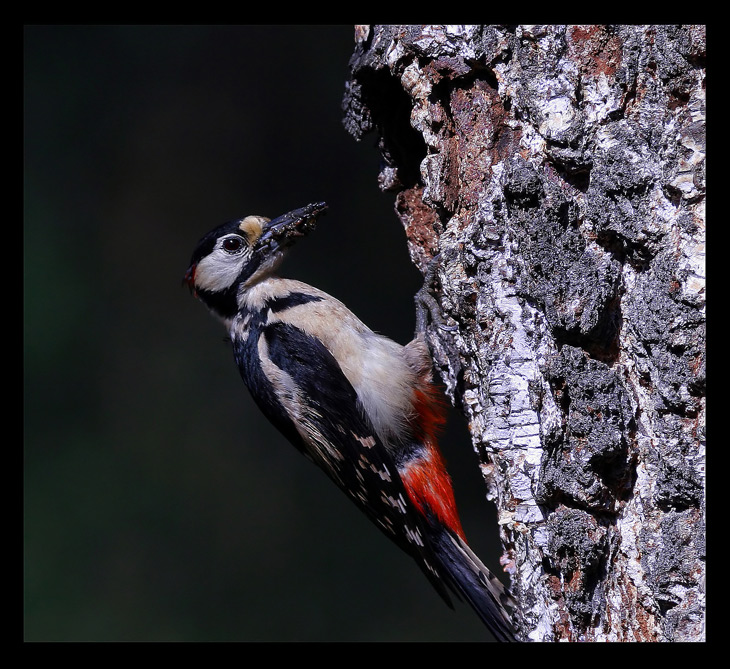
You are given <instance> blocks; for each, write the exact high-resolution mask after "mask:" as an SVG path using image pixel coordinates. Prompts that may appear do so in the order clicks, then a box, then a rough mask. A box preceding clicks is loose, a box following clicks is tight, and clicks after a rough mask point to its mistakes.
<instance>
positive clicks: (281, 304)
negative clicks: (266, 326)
mask: <svg viewBox="0 0 730 669" xmlns="http://www.w3.org/2000/svg"><path fill="white" fill-rule="evenodd" d="M321 299H322V298H321V297H319V296H317V295H310V294H309V293H289V294H288V295H285V296H284V297H274V298H272V299H270V300H268V301H267V303H266V306H267V307H268V308H269V309H271V311H272V313H275V314H277V313H279V312H280V311H286V310H287V309H291V308H292V307H298V306H299V305H301V304H308V303H309V302H319V301H320V300H321Z"/></svg>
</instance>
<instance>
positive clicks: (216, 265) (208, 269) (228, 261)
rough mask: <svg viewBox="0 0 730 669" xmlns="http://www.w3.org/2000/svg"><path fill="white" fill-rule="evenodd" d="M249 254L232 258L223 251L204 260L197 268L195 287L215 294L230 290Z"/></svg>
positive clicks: (215, 252) (217, 250)
mask: <svg viewBox="0 0 730 669" xmlns="http://www.w3.org/2000/svg"><path fill="white" fill-rule="evenodd" d="M247 257H248V256H247V254H245V253H240V254H238V255H235V256H232V255H230V254H228V253H226V252H225V251H223V250H221V249H216V250H214V251H213V252H212V253H211V254H210V255H207V256H205V258H202V259H201V260H200V262H199V263H198V265H197V267H196V268H195V287H196V288H197V289H198V290H208V291H211V292H213V293H215V292H219V291H222V290H225V289H226V288H230V287H231V286H232V285H233V284H234V282H235V281H236V279H237V278H238V275H239V274H240V273H241V268H242V267H243V264H244V263H245V261H246V258H247Z"/></svg>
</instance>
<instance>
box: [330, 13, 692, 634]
mask: <svg viewBox="0 0 730 669" xmlns="http://www.w3.org/2000/svg"><path fill="white" fill-rule="evenodd" d="M355 43H356V46H355V51H354V54H353V57H352V60H351V63H350V67H351V79H350V81H349V82H348V85H347V91H346V95H345V100H344V109H345V126H346V128H347V129H348V131H349V132H350V133H351V134H352V135H354V136H355V137H356V138H357V139H360V138H361V137H362V136H364V135H365V134H366V133H369V132H371V131H374V132H375V133H376V135H377V141H378V147H379V149H380V151H381V154H382V167H381V170H380V174H379V183H380V187H381V188H382V189H383V190H387V191H392V192H394V193H395V194H396V211H397V214H398V216H399V217H400V220H401V221H402V223H403V225H404V226H405V229H406V232H407V235H408V243H409V250H410V254H411V257H412V259H413V261H414V263H416V265H417V266H418V267H419V268H421V269H422V270H423V271H424V272H425V270H426V269H427V267H428V266H429V263H430V262H431V259H432V258H436V260H435V263H436V277H437V278H436V280H434V282H433V285H432V286H431V290H432V294H433V295H434V297H435V298H436V301H437V304H438V311H439V312H440V313H439V314H437V317H435V318H434V319H433V321H432V322H431V323H430V325H429V327H428V330H427V336H428V340H429V344H430V346H431V349H432V353H433V357H434V364H435V369H436V370H437V371H438V372H439V374H440V376H441V378H442V380H443V382H444V384H445V386H446V391H447V393H448V395H449V397H450V398H451V400H452V402H453V403H454V404H455V405H456V406H457V407H459V408H460V409H461V410H462V411H463V412H464V413H465V415H466V416H467V417H468V419H469V428H470V432H471V435H472V439H473V445H474V448H475V449H476V451H477V453H478V455H479V457H480V461H481V463H482V472H483V475H484V478H485V481H486V483H487V489H488V496H489V497H490V498H492V499H494V501H495V502H496V504H497V506H498V509H499V518H500V520H499V525H500V532H501V538H502V542H503V546H504V554H503V564H504V565H505V571H506V572H508V574H509V576H510V578H511V590H512V592H513V594H514V595H515V597H516V599H517V601H518V602H519V611H518V612H517V614H516V618H517V620H516V622H517V625H518V628H519V629H520V631H521V634H522V637H523V638H524V639H525V640H534V641H557V640H569V641H689V640H692V641H699V640H703V639H704V634H705V631H704V630H705V615H704V609H705V606H704V604H705V588H704V575H705V550H704V526H705V521H704V519H705V492H704V442H705V439H704V431H705V427H704V426H705V287H704V274H705V272H704V233H705V217H704V202H705V185H704V166H705V66H704V63H705V29H704V26H357V27H356V29H355Z"/></svg>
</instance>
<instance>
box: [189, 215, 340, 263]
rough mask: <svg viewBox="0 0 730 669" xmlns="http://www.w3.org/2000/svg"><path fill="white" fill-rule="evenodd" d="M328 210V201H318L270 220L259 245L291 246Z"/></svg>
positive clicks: (273, 246)
mask: <svg viewBox="0 0 730 669" xmlns="http://www.w3.org/2000/svg"><path fill="white" fill-rule="evenodd" d="M326 210H327V204H326V203H324V202H317V203H315V204H308V205H307V206H306V207H301V208H300V209H295V210H294V211H290V212H289V213H288V214H284V215H283V216H279V217H278V218H275V219H273V220H272V221H269V222H268V223H267V224H266V226H265V227H264V230H263V232H262V233H261V237H259V240H258V245H259V246H260V247H269V248H270V249H271V250H272V251H276V250H279V249H282V250H283V249H285V248H287V247H288V246H291V245H292V244H293V243H294V242H295V241H296V239H297V238H298V237H304V235H306V234H307V233H309V232H311V231H312V230H314V228H315V226H316V224H317V218H319V217H320V216H321V215H322V214H323V213H324V212H325V211H326ZM193 269H194V268H193ZM188 271H190V270H188Z"/></svg>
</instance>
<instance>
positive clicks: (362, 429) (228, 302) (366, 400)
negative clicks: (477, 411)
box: [185, 203, 515, 641]
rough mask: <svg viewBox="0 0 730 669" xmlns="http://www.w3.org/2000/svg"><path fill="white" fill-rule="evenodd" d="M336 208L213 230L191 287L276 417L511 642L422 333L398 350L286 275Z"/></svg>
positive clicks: (438, 581)
mask: <svg viewBox="0 0 730 669" xmlns="http://www.w3.org/2000/svg"><path fill="white" fill-rule="evenodd" d="M326 209H327V205H326V204H325V203H315V204H310V205H308V206H306V207H302V208H301V209H297V210H294V211H292V212H289V213H287V214H284V215H283V216H280V217H278V218H276V219H274V220H270V219H268V218H265V217H263V216H247V217H245V218H242V219H238V220H234V221H229V222H228V223H225V224H223V225H221V226H220V227H217V228H215V229H214V230H212V231H211V232H209V233H208V234H206V235H205V236H204V237H203V238H202V239H201V240H200V241H199V242H198V244H197V246H196V247H195V251H194V252H193V255H192V259H191V261H190V266H189V268H188V270H187V272H186V274H185V282H186V283H187V285H188V286H189V287H190V290H191V292H192V293H193V294H194V295H195V296H196V297H197V298H198V299H199V300H200V301H201V302H203V304H205V305H206V306H207V307H208V309H209V310H210V311H211V312H212V313H213V315H215V316H216V317H218V318H219V319H220V320H222V321H223V323H224V325H225V326H226V328H227V329H228V331H229V333H230V338H231V342H232V344H233V355H234V358H235V362H236V365H237V366H238V369H239V371H240V373H241V376H242V378H243V381H244V383H245V384H246V386H248V389H249V391H250V393H251V395H252V397H253V399H254V400H255V402H256V404H257V405H258V406H259V408H260V409H261V411H262V412H263V413H264V414H265V415H266V417H267V418H268V419H269V420H270V421H271V422H272V423H273V424H274V425H275V426H276V427H277V428H278V429H279V430H280V431H281V433H282V434H283V435H284V436H285V437H286V438H287V439H288V440H289V441H290V442H291V443H292V444H293V445H294V446H295V447H296V448H297V449H298V450H299V451H301V452H302V453H303V454H304V455H305V456H306V457H307V458H309V459H310V460H312V461H313V462H314V463H315V464H317V465H318V466H319V467H321V468H322V469H323V470H324V471H325V473H326V474H327V475H328V476H329V477H330V478H331V479H332V480H333V481H334V482H335V483H336V484H337V485H338V486H339V487H340V488H341V489H342V490H343V491H344V492H345V493H346V494H347V496H348V497H349V498H350V499H351V500H352V501H353V502H354V503H355V504H356V505H357V506H358V507H359V508H360V509H361V510H362V511H363V512H364V513H365V514H366V515H367V516H368V517H369V518H370V520H371V521H373V522H374V523H375V524H376V525H377V526H378V527H379V528H380V529H381V530H382V531H383V532H384V533H385V534H386V535H387V536H388V537H390V538H391V539H392V540H393V541H394V542H395V543H396V544H397V545H398V546H399V547H400V548H402V549H403V550H404V551H405V552H406V553H408V554H409V555H410V556H412V557H413V558H414V559H415V560H416V562H417V563H418V565H419V567H420V568H421V569H422V571H423V572H424V573H425V575H426V577H427V578H428V579H429V581H430V582H431V583H432V585H433V586H434V587H435V589H436V590H437V592H438V593H439V594H440V595H441V596H442V597H443V599H444V600H445V601H446V603H447V604H448V605H449V606H452V603H451V597H450V594H449V593H450V592H451V594H455V595H456V596H457V597H459V598H463V599H465V600H466V601H467V602H468V603H469V604H470V605H471V606H472V607H473V609H474V610H475V611H476V613H477V614H478V615H479V617H480V618H481V619H482V621H483V622H484V624H485V625H486V627H487V628H488V629H489V630H490V631H491V632H492V634H493V635H494V637H495V638H496V639H497V640H499V641H514V640H515V635H514V631H513V628H512V623H511V618H510V614H509V613H508V612H507V609H506V608H505V606H511V605H512V604H511V600H510V598H509V595H508V593H507V592H506V590H505V589H504V587H503V586H502V584H501V583H500V581H499V580H498V579H497V578H496V577H495V576H494V575H493V574H492V573H491V572H490V571H489V570H488V569H487V568H486V567H485V566H484V565H483V564H482V562H481V561H480V560H479V558H478V557H477V556H476V555H475V554H474V553H473V552H472V550H471V549H470V548H469V546H468V545H467V543H466V539H465V537H464V531H463V529H462V526H461V522H460V520H459V516H458V513H457V510H456V504H455V502H454V494H453V490H452V486H451V481H450V478H449V475H448V474H447V472H446V469H445V467H444V462H443V459H442V457H441V455H440V452H439V448H438V445H437V431H438V428H439V426H440V425H441V424H442V423H443V420H444V419H443V405H442V403H441V401H440V398H439V394H438V393H437V391H436V388H435V386H434V384H433V382H432V376H431V374H432V372H431V359H430V356H429V351H428V348H427V346H426V343H425V340H424V337H423V333H422V332H417V333H416V337H415V338H414V340H413V341H411V342H410V343H409V344H407V345H405V346H401V345H399V344H397V343H395V342H393V341H391V340H390V339H388V338H386V337H384V336H382V335H379V334H376V333H375V332H373V331H372V330H371V329H370V328H368V327H367V326H366V325H365V324H363V323H362V321H360V320H359V319H358V318H357V317H356V316H355V315H354V314H353V313H352V312H351V311H350V310H349V309H347V307H345V305H344V304H342V303H341V302H340V301H338V300H337V299H335V298H334V297H331V296H330V295H328V294H327V293H325V292H323V291H321V290H318V289H317V288H314V287H312V286H309V285H307V284H305V283H302V282H300V281H295V280H291V279H285V278H280V277H279V276H278V275H277V273H276V272H277V269H278V267H279V265H280V263H281V261H282V259H283V257H284V254H285V252H286V250H287V249H288V248H289V247H290V246H291V245H292V244H293V243H294V242H295V241H296V240H297V238H299V237H302V236H304V235H306V234H307V233H308V232H310V231H311V230H312V229H313V228H314V227H315V224H316V220H317V218H318V217H319V216H320V215H321V214H323V213H324V211H325V210H326Z"/></svg>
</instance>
